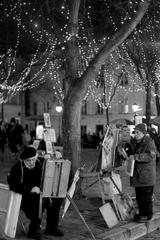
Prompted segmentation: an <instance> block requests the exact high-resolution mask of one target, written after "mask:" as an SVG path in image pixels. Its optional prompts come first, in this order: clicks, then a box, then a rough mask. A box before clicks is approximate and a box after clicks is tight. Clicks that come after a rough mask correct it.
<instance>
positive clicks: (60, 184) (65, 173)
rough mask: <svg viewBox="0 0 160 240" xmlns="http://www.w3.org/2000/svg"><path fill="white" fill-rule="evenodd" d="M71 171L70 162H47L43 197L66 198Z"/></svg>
mask: <svg viewBox="0 0 160 240" xmlns="http://www.w3.org/2000/svg"><path fill="white" fill-rule="evenodd" d="M70 169H71V162H70V161H69V160H47V161H46V162H45V167H44V173H43V181H42V186H41V190H42V197H58V198H65V197H66V193H67V189H68V181H69V175H70Z"/></svg>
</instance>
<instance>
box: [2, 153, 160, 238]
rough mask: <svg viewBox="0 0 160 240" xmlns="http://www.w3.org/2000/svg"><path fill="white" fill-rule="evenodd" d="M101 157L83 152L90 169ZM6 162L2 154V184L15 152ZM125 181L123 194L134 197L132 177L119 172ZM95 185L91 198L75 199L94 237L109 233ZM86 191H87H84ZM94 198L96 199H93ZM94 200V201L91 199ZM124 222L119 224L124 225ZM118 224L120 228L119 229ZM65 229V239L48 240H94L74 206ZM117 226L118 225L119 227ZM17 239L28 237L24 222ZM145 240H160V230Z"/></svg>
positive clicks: (159, 192) (158, 206)
mask: <svg viewBox="0 0 160 240" xmlns="http://www.w3.org/2000/svg"><path fill="white" fill-rule="evenodd" d="M97 158H98V151H97V150H94V149H83V151H82V156H81V159H82V165H83V164H84V163H85V165H86V167H87V168H88V167H90V166H91V165H92V164H93V163H94V162H95V161H96V160H97ZM4 159H5V160H3V161H2V158H1V155H0V183H5V184H6V176H7V173H8V171H9V169H10V167H11V166H12V165H13V164H14V163H15V160H13V159H12V158H11V153H10V152H9V150H8V149H7V150H6V152H5V158H4ZM119 173H120V175H121V178H122V186H123V192H127V193H129V194H130V195H131V196H132V197H134V189H133V188H131V187H130V186H129V178H128V177H127V176H126V175H124V171H120V172H119ZM159 173H160V163H158V164H157V184H156V187H155V196H154V205H155V206H154V212H157V211H159V212H160V174H159ZM88 184H89V183H88V182H86V181H84V182H83V185H82V186H83V187H84V188H85V187H86V186H88ZM95 188H96V187H95V185H94V186H93V187H91V188H88V190H87V193H88V197H84V198H81V199H75V200H74V201H75V203H76V204H77V206H78V209H79V210H80V213H81V214H82V216H83V217H84V218H85V220H86V222H87V223H88V226H89V227H90V229H91V230H92V232H93V233H94V235H97V234H100V233H103V232H104V231H106V230H107V226H106V224H105V221H104V219H103V218H102V216H101V214H100V211H99V207H100V206H101V205H102V202H101V199H100V198H94V196H95V194H96V191H95V192H94V190H95ZM84 192H86V191H84ZM91 195H92V196H91ZM89 196H90V197H92V198H89ZM22 219H23V223H24V225H25V227H26V228H27V226H28V220H26V218H23V216H22ZM121 224H122V223H120V224H119V225H121ZM119 225H118V226H119ZM60 226H61V228H62V229H63V230H64V233H65V236H64V237H61V238H56V237H52V238H51V237H50V236H47V235H45V236H44V240H45V239H55V240H58V239H61V240H84V239H85V240H89V239H93V238H92V237H91V235H90V233H89V231H88V230H87V228H86V226H85V225H84V223H82V220H81V219H80V218H79V216H78V215H77V213H76V212H75V211H73V207H70V208H69V210H68V211H67V213H66V215H65V217H64V219H63V221H61V222H60ZM116 227H117V226H116ZM42 229H45V213H44V218H43V221H42ZM16 238H17V239H19V240H24V239H25V235H24V232H23V230H22V226H21V224H20V222H19V223H18V228H17V234H16ZM140 239H141V240H145V239H148V240H153V239H157V240H158V239H160V231H159V230H156V231H154V232H152V233H150V234H148V235H146V236H144V237H142V238H140Z"/></svg>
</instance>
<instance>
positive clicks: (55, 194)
mask: <svg viewBox="0 0 160 240" xmlns="http://www.w3.org/2000/svg"><path fill="white" fill-rule="evenodd" d="M44 122H45V130H48V131H49V129H50V128H51V121H50V116H49V114H44ZM46 139H47V136H45V137H44V140H46ZM45 142H46V152H47V156H48V159H49V160H46V161H45V163H44V165H43V173H42V182H41V194H40V206H39V216H40V217H42V201H43V198H46V197H47V198H66V199H68V200H69V202H70V203H71V204H72V206H73V208H74V210H75V211H76V213H77V214H78V216H79V217H80V219H81V220H82V222H83V223H84V225H85V227H86V228H87V230H88V231H89V233H90V234H91V236H92V238H93V239H94V240H96V238H95V236H94V234H93V232H92V231H91V229H90V227H89V226H88V224H87V223H86V221H85V219H84V217H83V216H82V214H81V213H80V211H79V209H78V207H77V205H76V203H75V202H74V201H73V199H72V198H71V197H70V195H69V194H68V193H67V186H68V181H69V173H70V167H71V164H70V161H68V160H57V161H56V157H55V155H56V151H55V148H54V146H53V145H52V144H53V142H54V139H53V140H52V141H51V139H49V136H48V141H45ZM56 165H57V166H58V167H57V166H56ZM52 170H53V172H52ZM65 171H66V172H65ZM64 175H65V176H64ZM47 176H48V179H47ZM64 177H65V178H64ZM62 180H64V181H63V184H61V182H62ZM64 185H65V187H64ZM61 190H62V191H61Z"/></svg>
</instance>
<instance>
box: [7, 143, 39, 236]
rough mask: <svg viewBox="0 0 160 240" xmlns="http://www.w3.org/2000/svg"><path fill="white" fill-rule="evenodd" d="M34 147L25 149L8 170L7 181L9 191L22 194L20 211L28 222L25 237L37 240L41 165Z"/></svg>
mask: <svg viewBox="0 0 160 240" xmlns="http://www.w3.org/2000/svg"><path fill="white" fill-rule="evenodd" d="M37 157H38V156H37V153H36V150H35V148H34V147H26V148H25V149H24V151H23V152H22V154H21V155H20V161H18V162H17V163H16V164H15V165H14V166H13V167H12V169H11V170H10V172H9V174H8V176H7V181H8V185H9V188H10V190H12V191H14V192H17V193H20V194H22V201H21V209H22V210H23V211H24V213H25V215H26V217H27V218H28V219H29V220H30V225H29V231H28V233H27V237H29V238H39V236H40V222H41V220H40V218H39V200H40V183H41V174H42V164H41V162H40V161H39V160H38V158H37Z"/></svg>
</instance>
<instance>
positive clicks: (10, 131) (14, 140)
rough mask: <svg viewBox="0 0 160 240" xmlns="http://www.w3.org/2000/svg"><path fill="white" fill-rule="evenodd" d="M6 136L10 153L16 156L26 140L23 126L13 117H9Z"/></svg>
mask: <svg viewBox="0 0 160 240" xmlns="http://www.w3.org/2000/svg"><path fill="white" fill-rule="evenodd" d="M7 136H8V144H9V147H10V150H11V153H12V155H13V156H16V157H18V156H19V154H20V153H21V152H22V150H23V148H24V145H25V144H26V142H25V135H24V130H23V127H22V125H21V124H19V123H18V122H16V119H15V118H14V117H12V118H11V120H10V124H9V126H8V128H7Z"/></svg>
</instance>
